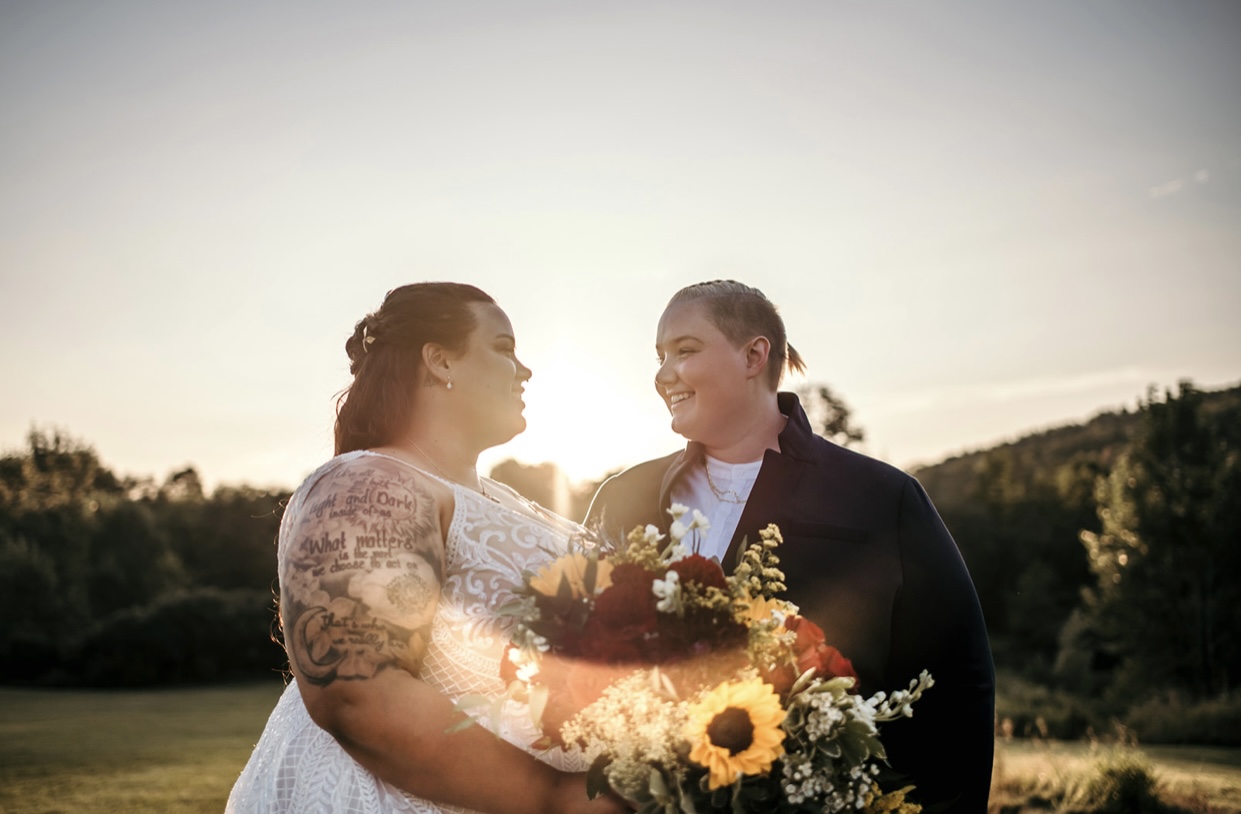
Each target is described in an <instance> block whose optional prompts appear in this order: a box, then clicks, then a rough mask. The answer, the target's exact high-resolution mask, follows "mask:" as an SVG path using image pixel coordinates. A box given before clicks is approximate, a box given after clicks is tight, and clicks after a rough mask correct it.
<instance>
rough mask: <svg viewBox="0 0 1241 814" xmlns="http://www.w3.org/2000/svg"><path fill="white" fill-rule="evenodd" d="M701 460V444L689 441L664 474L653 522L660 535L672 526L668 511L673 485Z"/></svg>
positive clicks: (670, 504)
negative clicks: (656, 513) (657, 508)
mask: <svg viewBox="0 0 1241 814" xmlns="http://www.w3.org/2000/svg"><path fill="white" fill-rule="evenodd" d="M702 459H703V451H702V444H699V443H697V442H693V441H691V442H690V443H689V444H688V445H687V446H686V447H685V453H684V454H682V455H681V456H679V457H678V458H677V459H676V460H674V461H673V462H672V465H671V466H669V467H668V470H667V471H666V472H664V479H663V482H662V483H660V485H659V518H658V519H657V520H656V521H655V525H656V526H658V527H659V530H660V532H661V533H663V534H667V533H668V529H669V527H670V526H671V525H672V515H670V514H668V509H670V508H672V486H673V484H675V483H676V482H677V481H678V480H680V478H681V476H682V474H684V472H685V471H686V470H687V469H690V468H691V467H695V466H699V465H701V463H702Z"/></svg>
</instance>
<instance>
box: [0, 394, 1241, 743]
mask: <svg viewBox="0 0 1241 814" xmlns="http://www.w3.org/2000/svg"><path fill="white" fill-rule="evenodd" d="M802 395H803V398H804V399H805V400H806V401H807V406H808V412H809V413H810V414H811V416H812V419H813V420H814V421H815V423H816V425H817V430H818V431H819V432H820V433H821V434H822V435H824V436H825V437H829V438H832V439H833V440H835V441H836V442H838V443H844V444H852V443H854V442H856V441H858V440H860V439H862V438H863V437H864V436H863V432H862V430H861V428H858V427H856V426H853V425H852V423H851V418H850V415H849V412H848V408H847V407H846V406H845V405H844V402H843V401H841V400H840V399H839V398H838V397H836V396H835V395H834V394H833V393H832V392H831V390H830V388H827V387H825V386H818V385H816V386H814V387H811V388H806V389H803V393H802ZM914 474H915V475H916V476H917V478H918V479H919V480H920V481H921V482H922V484H923V485H924V486H925V487H926V489H927V491H928V492H929V494H930V495H931V497H932V499H933V500H934V501H935V504H936V506H937V507H938V508H939V511H940V514H941V515H942V517H943V519H944V521H945V523H946V524H947V526H948V528H949V530H950V531H951V532H952V534H953V536H954V538H955V539H956V541H957V544H958V545H959V547H960V549H961V552H962V556H963V557H964V558H965V561H966V564H967V565H968V567H969V569H970V573H971V574H972V576H973V578H974V582H975V584H976V586H977V589H978V593H979V597H980V599H981V601H982V605H983V610H984V612H985V614H986V618H987V625H988V629H989V632H990V634H991V640H992V645H993V649H994V653H995V661H996V667H997V670H998V671H999V672H1000V673H1001V675H1002V676H1005V677H1011V679H1012V680H1013V681H1020V682H1023V686H1034V687H1038V688H1040V689H1039V692H1040V693H1043V695H1042V696H1041V697H1044V698H1046V699H1051V700H1049V701H1048V703H1049V704H1051V703H1052V702H1053V701H1054V702H1055V703H1056V704H1059V705H1060V706H1061V707H1063V706H1064V705H1065V703H1067V702H1066V701H1065V699H1082V703H1083V704H1084V706H1083V707H1082V709H1083V710H1085V711H1083V712H1081V714H1080V716H1079V717H1080V719H1081V720H1077V721H1076V722H1074V723H1072V724H1070V723H1066V724H1065V726H1067V727H1068V728H1069V729H1072V728H1073V727H1074V726H1076V727H1077V728H1078V729H1081V728H1082V727H1084V726H1086V725H1087V724H1088V723H1089V720H1088V719H1091V718H1092V716H1095V717H1096V718H1097V716H1098V714H1100V711H1102V712H1103V714H1105V715H1112V716H1121V717H1123V715H1124V714H1125V713H1126V711H1129V712H1130V713H1132V712H1133V710H1135V709H1140V708H1141V706H1142V704H1144V703H1147V702H1149V701H1150V700H1151V699H1158V698H1163V699H1165V701H1166V699H1168V698H1170V697H1175V698H1178V699H1184V701H1185V703H1187V704H1195V703H1197V704H1201V703H1207V702H1210V701H1211V699H1219V698H1223V697H1230V694H1231V697H1235V695H1236V685H1237V681H1238V678H1241V582H1239V581H1238V579H1237V575H1238V574H1241V387H1233V388H1230V389H1226V390H1220V391H1211V392H1204V391H1200V390H1198V389H1197V388H1195V387H1194V386H1193V384H1192V383H1190V382H1182V383H1180V384H1179V385H1178V386H1177V387H1176V388H1175V389H1171V390H1166V391H1157V390H1154V389H1152V390H1151V391H1149V392H1148V393H1147V395H1146V397H1145V398H1144V399H1143V400H1142V401H1141V402H1140V404H1139V406H1138V407H1137V409H1135V410H1132V411H1125V410H1121V411H1117V412H1105V413H1102V414H1100V415H1097V416H1096V417H1094V418H1092V419H1090V420H1089V421H1087V422H1085V423H1083V424H1077V425H1071V426H1064V427H1060V428H1057V429H1053V430H1048V431H1045V432H1038V433H1034V434H1031V435H1028V436H1026V437H1023V438H1021V439H1019V440H1017V441H1013V442H1011V443H1004V444H1001V445H998V446H996V447H993V448H990V449H985V450H980V451H977V452H973V453H970V454H966V455H960V456H957V457H953V458H950V459H948V460H945V461H943V462H941V463H938V464H935V465H933V466H927V467H923V468H921V469H919V470H917V471H916V472H914ZM492 476H493V477H495V478H496V479H498V480H502V481H505V482H507V483H509V484H511V485H513V486H514V487H515V488H517V489H518V490H519V491H521V492H522V493H523V494H525V495H526V496H527V497H530V498H531V499H533V500H536V501H539V502H541V503H545V504H547V505H551V506H554V507H558V508H560V509H561V510H562V511H565V512H566V513H568V514H570V515H571V516H575V518H576V519H581V517H582V516H583V515H584V513H585V509H586V506H587V503H588V501H589V499H590V496H591V495H592V494H593V492H594V489H595V488H596V487H597V485H598V483H597V482H592V483H583V484H578V485H576V486H574V487H569V486H567V485H566V484H565V483H564V479H563V476H562V475H561V473H560V472H559V471H558V470H557V469H556V467H555V466H554V465H551V464H541V465H536V466H529V465H525V464H521V463H518V462H516V461H505V462H503V463H501V464H499V465H497V466H496V467H495V468H494V469H493V471H492ZM288 496H289V493H288V492H285V491H267V490H259V489H253V488H250V487H247V486H221V487H219V488H217V489H215V490H214V491H212V492H211V493H210V494H207V493H205V491H204V489H203V487H202V484H201V481H200V479H199V476H198V474H197V472H196V471H195V470H194V469H193V468H188V469H185V470H182V471H179V472H175V473H173V474H171V475H169V476H168V477H167V478H166V479H164V480H163V481H162V482H159V481H156V480H154V479H151V478H134V477H129V476H123V475H119V474H117V473H115V472H113V471H111V470H110V469H109V468H108V467H107V466H105V465H104V463H103V462H102V461H101V459H100V457H99V455H98V454H97V453H96V452H95V450H94V449H93V448H92V447H91V446H90V445H89V444H88V443H86V442H84V441H81V440H78V439H74V438H72V437H71V436H69V435H68V434H66V433H65V432H63V431H59V430H43V429H35V430H32V431H31V432H30V434H29V436H28V438H27V443H26V446H25V448H24V449H22V450H20V451H17V452H10V453H8V454H5V455H4V456H3V457H0V663H2V664H3V665H4V669H3V670H2V671H0V681H2V682H6V683H20V684H37V685H49V686H56V685H91V686H122V685H128V686H137V685H156V684H175V683H190V682H192V683H201V682H211V681H227V680H240V679H252V678H256V677H258V678H261V677H262V676H264V675H267V676H270V675H272V674H274V673H278V672H280V671H282V670H283V668H284V666H285V662H284V657H283V651H282V649H281V648H280V647H279V646H278V644H276V641H277V640H278V638H279V631H278V629H277V627H276V625H275V622H274V608H275V602H276V584H275V546H274V542H275V538H276V534H277V530H278V527H279V522H280V514H281V511H282V509H283V506H284V505H285V502H286V501H287V499H288ZM1074 703H1076V702H1074ZM1234 706H1241V705H1234ZM1035 718H1037V720H1038V722H1039V726H1040V727H1043V728H1046V725H1047V724H1046V717H1045V716H1043V715H1041V714H1036V713H1033V712H1032V713H1031V714H1030V720H1031V721H1034V720H1035ZM1234 723H1235V722H1234ZM1031 725H1033V724H1031ZM1230 725H1231V724H1230ZM1233 731H1234V732H1238V731H1241V727H1238V728H1235V729H1234V730H1233ZM1232 737H1233V740H1234V741H1235V740H1236V739H1237V737H1238V736H1237V735H1235V734H1234V735H1233V736H1232ZM1221 740H1228V738H1221Z"/></svg>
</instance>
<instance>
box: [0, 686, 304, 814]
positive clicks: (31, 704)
mask: <svg viewBox="0 0 1241 814" xmlns="http://www.w3.org/2000/svg"><path fill="white" fill-rule="evenodd" d="M281 688H282V685H281V682H280V681H279V679H277V680H274V681H272V682H271V683H270V684H263V685H247V686H228V687H209V688H195V689H176V690H159V691H146V692H128V691H118V692H101V691H91V692H79V691H45V690H14V689H3V690H0V812H3V814H53V812H55V814H77V812H92V813H93V812H100V813H101V814H122V812H124V814H165V813H166V812H193V814H199V813H200V812H201V814H208V812H210V814H220V812H222V811H223V810H224V801H225V800H226V799H227V798H228V791H229V789H230V788H231V787H232V784H233V781H234V780H235V779H236V778H237V775H238V773H240V772H241V767H242V766H244V765H245V762H246V759H247V758H248V757H249V755H250V749H251V748H252V747H253V745H254V742H255V741H256V740H258V736H259V733H260V732H262V731H263V725H264V724H265V723H266V722H267V716H268V714H269V713H270V712H271V709H272V707H273V706H275V703H276V699H277V698H278V697H279V695H280V691H281Z"/></svg>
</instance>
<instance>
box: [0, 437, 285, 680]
mask: <svg viewBox="0 0 1241 814" xmlns="http://www.w3.org/2000/svg"><path fill="white" fill-rule="evenodd" d="M286 498H287V493H271V492H264V491H258V490H254V489H250V488H248V487H239V488H232V487H221V488H219V489H217V490H216V491H215V493H214V494H212V495H211V496H209V497H208V496H205V495H204V494H203V491H202V484H201V481H200V479H199V477H198V474H197V472H195V471H194V470H193V469H192V468H186V469H183V470H181V471H179V472H176V473H173V474H172V475H171V476H169V478H168V479H167V481H165V483H164V484H163V485H162V486H158V487H157V486H156V485H155V484H153V483H152V482H150V481H137V480H133V479H121V478H118V477H117V476H116V475H114V474H113V473H112V472H111V471H109V470H108V469H107V468H106V467H105V466H104V465H103V464H102V463H101V462H100V461H99V458H98V456H97V455H96V454H95V452H94V451H93V449H91V448H90V447H89V446H88V445H86V444H84V443H82V442H79V441H75V440H73V439H72V438H70V437H69V436H67V435H66V434H64V433H63V432H60V431H41V430H33V431H32V432H31V433H30V435H29V436H28V438H27V447H26V448H25V449H24V450H22V451H20V452H15V453H9V454H6V455H4V456H3V457H0V660H3V661H4V663H5V664H6V670H5V671H4V672H3V674H2V675H0V681H3V682H20V683H28V682H36V683H37V682H57V683H63V682H65V681H71V682H81V681H83V680H87V679H88V678H89V680H94V681H98V682H100V683H104V684H117V683H132V682H133V681H136V680H138V679H136V678H135V676H136V675H137V668H135V667H133V666H132V665H131V664H130V663H128V662H123V660H116V661H114V662H112V663H113V664H114V665H115V666H116V669H117V670H118V671H119V672H117V674H116V675H111V676H110V675H107V674H106V670H103V669H102V668H101V667H100V665H101V664H104V663H105V662H106V659H104V658H103V657H102V656H101V657H99V658H92V659H90V660H89V661H90V666H89V669H87V667H85V666H83V664H82V663H81V662H80V661H78V658H79V657H80V656H81V655H82V654H83V653H85V652H87V650H82V649H81V648H83V647H87V648H88V649H89V647H88V640H89V636H94V637H96V638H100V637H104V636H105V631H107V630H111V631H112V632H111V633H108V634H107V635H110V636H113V637H115V636H116V635H117V634H116V631H117V630H121V629H122V628H124V629H125V630H129V631H130V632H132V633H133V634H134V635H135V636H140V637H141V636H147V637H151V636H154V640H157V641H159V642H161V644H160V646H161V647H163V646H165V644H166V643H167V641H171V640H172V639H173V638H175V637H174V635H173V634H172V633H171V632H170V631H169V630H166V629H163V628H167V627H168V625H171V624H174V623H176V624H183V625H196V624H198V623H199V620H197V619H196V617H194V614H192V613H189V612H188V611H187V610H186V608H187V607H188V606H192V605H193V604H194V603H193V602H190V601H189V600H188V599H186V597H187V596H194V595H196V594H195V592H199V593H200V594H201V591H202V590H203V589H210V588H219V589H222V590H233V589H236V590H246V591H249V592H250V596H251V597H254V596H262V597H265V599H264V600H263V601H261V602H259V603H258V604H257V605H254V607H257V608H259V609H260V612H261V613H262V614H263V615H264V616H265V620H266V621H265V623H264V624H263V630H264V631H266V630H267V628H268V627H269V625H270V622H271V618H272V613H271V610H270V597H271V588H272V584H273V582H274V578H275V545H274V543H275V538H276V533H277V529H278V526H279V522H280V511H281V507H282V506H283V503H284V501H285V499H286ZM191 586H193V588H194V591H192V592H190V593H189V594H183V593H181V592H182V591H183V590H184V589H186V588H189V587H191ZM201 601H202V600H201V596H200V603H201ZM210 601H213V602H215V605H216V608H215V613H216V615H217V620H216V622H215V623H212V624H211V625H207V627H209V628H212V629H219V630H230V631H232V634H233V635H239V636H240V635H242V634H241V631H242V630H243V629H245V627H246V624H247V623H243V622H241V621H240V616H239V614H240V611H239V610H238V609H237V608H236V607H234V605H233V603H232V602H231V601H225V600H221V599H219V598H218V597H217V598H216V599H215V600H210ZM252 604H253V603H252ZM264 608H265V610H264ZM157 610H159V611H163V612H168V613H169V614H170V617H169V621H168V622H167V623H166V624H164V625H163V628H161V631H160V632H159V634H158V635H155V634H154V633H152V630H154V629H155V628H156V627H158V626H157V625H156V624H155V622H154V621H153V620H151V619H149V618H148V617H150V616H151V615H152V614H154V613H156V611H157ZM203 613H207V611H205V610H203ZM139 619H142V620H144V621H143V622H142V623H141V624H138V622H137V621H135V620H139ZM124 620H128V621H124ZM248 624H250V628H249V630H250V633H249V634H246V635H248V636H250V639H249V641H251V642H252V641H253V631H254V630H255V629H257V627H256V626H255V622H254V621H253V620H252V621H251V622H250V623H248ZM125 625H129V626H130V627H128V628H125ZM108 626H111V627H108ZM85 631H90V634H89V636H88V637H87V638H86V639H84V638H83V637H84V635H86V634H84V632H85ZM196 637H197V638H196ZM268 638H269V635H268V634H267V633H266V632H264V635H263V637H262V638H261V639H260V640H259V641H260V645H259V646H260V647H262V646H267V647H270V645H269V644H268V645H263V642H265V641H267V639H268ZM182 639H183V640H185V641H198V642H200V643H203V642H202V637H201V634H199V633H197V632H195V631H189V630H186V631H182ZM246 641H247V640H246V639H244V638H241V639H234V642H233V643H234V645H235V646H236V648H239V650H238V652H236V653H233V654H231V655H232V656H234V657H236V656H238V655H240V659H241V662H242V663H247V662H246V660H247V659H250V658H251V657H250V656H249V655H247V652H248V651H247V648H248V647H250V646H251V645H248V644H246V643H245V642H246ZM117 646H118V647H120V645H117ZM204 646H205V647H208V648H210V647H215V645H214V644H212V643H211V642H207V643H205V644H204ZM227 649H228V648H225V647H216V651H215V652H218V653H222V654H224V655H225V656H228V655H229V654H227V653H224V651H225V650H227ZM265 659H266V660H265V661H264V664H266V665H268V666H269V669H270V666H271V665H278V663H279V660H278V659H273V658H272V657H271V654H270V653H269V654H268V655H267V656H265ZM251 660H252V659H251ZM131 661H134V662H136V661H141V659H138V658H137V657H136V656H135V657H134V658H133V659H131ZM147 661H150V662H152V663H154V662H155V661H156V660H155V659H147ZM169 669H171V670H172V671H173V672H172V674H170V675H169V680H174V681H175V680H205V679H206V678H207V677H210V676H223V675H226V674H229V670H230V669H231V668H228V667H227V666H225V667H221V668H210V667H206V666H201V665H200V666H199V667H195V668H185V667H183V666H181V665H180V663H179V662H178V663H176V664H172V665H171V666H170V668H169ZM251 674H252V672H251ZM191 675H197V676H200V678H197V679H192V678H182V676H191Z"/></svg>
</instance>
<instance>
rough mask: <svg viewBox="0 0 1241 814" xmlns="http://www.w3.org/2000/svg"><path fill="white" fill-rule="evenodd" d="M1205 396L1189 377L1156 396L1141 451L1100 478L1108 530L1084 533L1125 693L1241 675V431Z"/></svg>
mask: <svg viewBox="0 0 1241 814" xmlns="http://www.w3.org/2000/svg"><path fill="white" fill-rule="evenodd" d="M1203 402H1204V399H1203V394H1202V393H1200V392H1199V391H1198V390H1196V389H1195V388H1194V387H1193V385H1192V384H1189V383H1188V382H1182V383H1181V385H1180V387H1179V391H1178V392H1177V393H1175V394H1173V393H1172V392H1166V393H1165V394H1164V395H1163V398H1162V399H1160V398H1157V397H1156V395H1155V394H1154V393H1153V392H1152V393H1151V394H1150V395H1149V396H1148V399H1147V401H1146V403H1145V404H1144V406H1143V421H1142V424H1141V425H1140V428H1139V432H1138V434H1137V437H1136V438H1135V441H1134V444H1133V447H1132V449H1131V451H1130V452H1129V453H1128V454H1127V455H1125V456H1123V457H1122V458H1121V460H1120V461H1119V462H1118V463H1117V465H1116V467H1115V468H1114V469H1113V470H1112V472H1111V473H1110V475H1109V476H1108V477H1107V478H1106V479H1101V480H1100V483H1099V488H1098V492H1097V499H1098V507H1099V508H1098V513H1099V518H1100V521H1101V525H1102V528H1101V530H1100V531H1099V532H1097V533H1096V532H1092V531H1085V532H1083V533H1082V542H1083V543H1084V545H1085V547H1086V550H1087V552H1088V554H1089V562H1090V567H1091V571H1092V572H1093V574H1094V575H1095V577H1096V580H1097V581H1096V585H1095V590H1094V592H1093V594H1092V595H1091V596H1090V604H1089V606H1088V607H1089V608H1090V609H1091V610H1092V611H1093V613H1094V614H1095V617H1096V622H1097V624H1098V627H1099V631H1100V633H1101V635H1102V637H1103V638H1104V639H1105V640H1106V641H1107V642H1108V643H1109V644H1110V645H1111V646H1112V647H1113V648H1114V649H1115V651H1116V652H1117V654H1118V655H1119V658H1120V659H1121V668H1120V670H1119V672H1118V676H1117V684H1116V687H1115V688H1114V689H1115V690H1116V691H1117V692H1123V693H1125V694H1128V695H1133V694H1135V693H1140V692H1142V691H1143V690H1145V691H1146V692H1148V693H1149V692H1150V690H1151V688H1154V689H1156V690H1158V689H1162V688H1164V687H1168V686H1171V687H1181V688H1184V689H1187V690H1189V691H1191V692H1193V693H1194V694H1195V695H1196V696H1197V697H1200V698H1201V697H1206V696H1208V695H1211V694H1213V693H1216V692H1220V691H1223V690H1225V689H1227V688H1228V687H1231V686H1234V685H1235V683H1236V680H1237V678H1238V677H1241V640H1239V639H1238V635H1239V631H1241V583H1239V582H1238V581H1237V578H1236V575H1237V574H1238V573H1241V549H1239V548H1238V546H1237V541H1238V540H1241V501H1239V500H1238V496H1241V443H1239V441H1241V434H1239V428H1238V423H1237V422H1236V420H1235V416H1233V417H1222V416H1219V415H1216V414H1212V413H1211V412H1209V411H1208V410H1206V409H1205V408H1204V403H1203Z"/></svg>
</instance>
